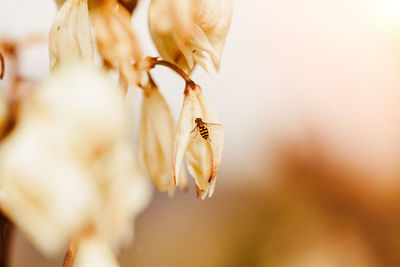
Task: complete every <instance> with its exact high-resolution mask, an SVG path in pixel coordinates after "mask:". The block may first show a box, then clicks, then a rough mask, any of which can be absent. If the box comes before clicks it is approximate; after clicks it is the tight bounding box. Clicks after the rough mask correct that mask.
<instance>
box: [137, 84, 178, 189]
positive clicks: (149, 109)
mask: <svg viewBox="0 0 400 267" xmlns="http://www.w3.org/2000/svg"><path fill="white" fill-rule="evenodd" d="M174 138H175V122H174V119H173V117H172V114H171V111H170V109H169V107H168V104H167V102H165V100H164V98H163V96H162V95H161V94H160V92H159V91H158V88H157V87H156V85H155V84H154V83H150V84H149V86H147V87H146V88H145V89H144V94H143V103H142V112H141V122H140V130H139V153H140V159H141V163H142V166H143V168H144V169H145V170H146V172H147V174H148V175H149V177H150V178H151V179H152V180H153V182H154V183H155V185H156V186H157V188H158V189H159V190H160V191H170V192H173V190H174V189H175V183H174V176H173V171H172V166H173V165H172V163H173V143H174Z"/></svg>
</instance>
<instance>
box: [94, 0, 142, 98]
mask: <svg viewBox="0 0 400 267" xmlns="http://www.w3.org/2000/svg"><path fill="white" fill-rule="evenodd" d="M116 6H118V8H116ZM91 17H92V23H93V27H94V29H95V36H96V43H97V46H98V49H99V53H100V55H101V56H102V58H103V62H104V63H105V65H106V66H107V67H111V68H113V69H116V70H118V71H119V74H120V80H121V83H122V86H123V87H124V90H125V91H126V90H127V88H128V86H132V85H135V84H136V82H137V81H138V74H137V73H136V71H135V69H134V68H133V66H132V63H133V62H134V61H136V62H137V61H139V60H140V59H141V57H142V56H141V50H140V47H139V44H138V41H137V39H136V36H135V34H134V32H133V30H132V27H131V14H130V13H129V12H128V10H127V9H126V8H124V7H123V6H121V5H118V2H117V1H115V0H109V1H101V2H100V3H98V5H96V6H95V7H94V8H93V10H91Z"/></svg>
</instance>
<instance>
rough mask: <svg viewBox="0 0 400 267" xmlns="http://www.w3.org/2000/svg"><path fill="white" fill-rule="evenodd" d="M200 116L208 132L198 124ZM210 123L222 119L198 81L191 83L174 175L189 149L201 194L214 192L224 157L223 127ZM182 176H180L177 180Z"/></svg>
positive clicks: (188, 159)
mask: <svg viewBox="0 0 400 267" xmlns="http://www.w3.org/2000/svg"><path fill="white" fill-rule="evenodd" d="M196 119H201V121H202V122H204V123H205V125H204V127H206V129H207V132H208V136H206V134H205V133H204V130H203V131H201V130H202V129H200V128H199V125H198V124H196ZM207 123H210V125H211V124H213V125H218V123H219V121H218V118H217V116H216V114H215V113H214V111H213V110H212V109H211V107H210V105H209V104H208V102H207V101H206V99H205V98H204V96H203V94H202V92H201V89H200V87H199V86H198V85H194V84H191V83H188V85H187V87H186V90H185V99H184V102H183V107H182V110H181V114H180V117H179V121H178V126H177V135H176V143H175V149H174V177H175V179H177V178H178V177H180V172H181V170H182V162H183V158H184V156H185V153H186V164H187V167H188V169H189V172H190V174H191V175H192V176H193V178H194V181H195V183H196V186H197V188H198V189H199V193H200V195H201V197H202V198H203V199H204V198H205V197H206V196H207V195H208V196H209V197H211V196H212V194H213V192H214V187H215V179H216V177H217V174H218V169H219V166H220V163H221V159H222V150H223V130H222V128H221V127H219V128H217V129H212V127H211V126H208V125H207ZM178 182H179V179H177V183H178Z"/></svg>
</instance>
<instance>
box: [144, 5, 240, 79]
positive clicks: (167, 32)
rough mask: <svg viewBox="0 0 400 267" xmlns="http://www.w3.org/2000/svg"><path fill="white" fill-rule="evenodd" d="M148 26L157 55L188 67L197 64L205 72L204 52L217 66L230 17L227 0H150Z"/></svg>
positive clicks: (230, 11) (230, 6)
mask: <svg viewBox="0 0 400 267" xmlns="http://www.w3.org/2000/svg"><path fill="white" fill-rule="evenodd" d="M148 17H149V29H150V33H151V36H152V38H153V42H154V44H155V45H156V47H157V50H158V52H159V53H160V55H161V56H162V57H163V58H164V59H165V60H167V61H169V62H172V63H174V64H177V65H178V66H179V67H180V68H182V69H184V70H186V71H191V70H193V68H194V67H195V64H196V63H198V64H200V65H201V66H202V67H203V68H204V69H205V70H207V71H208V72H210V71H211V67H210V63H209V60H208V59H207V57H206V56H205V55H204V54H203V52H206V53H208V54H209V56H210V57H211V60H212V62H213V64H214V66H215V68H216V69H217V70H219V66H220V62H221V56H222V51H223V48H224V44H225V39H226V36H227V34H228V30H229V26H230V22H231V17H232V1H231V0H207V1H200V0H173V1H164V0H152V2H151V4H150V7H149V16H148Z"/></svg>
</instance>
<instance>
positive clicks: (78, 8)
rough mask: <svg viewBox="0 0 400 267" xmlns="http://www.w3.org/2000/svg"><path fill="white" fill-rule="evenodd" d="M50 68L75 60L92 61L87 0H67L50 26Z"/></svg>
mask: <svg viewBox="0 0 400 267" xmlns="http://www.w3.org/2000/svg"><path fill="white" fill-rule="evenodd" d="M49 55H50V69H51V70H54V69H55V68H56V67H58V66H60V65H66V64H71V63H74V62H77V61H83V62H85V63H89V64H92V63H93V56H94V52H93V42H92V34H91V30H90V21H89V11H88V4H87V0H67V1H65V3H64V4H63V5H62V7H61V8H60V10H59V11H58V13H57V16H56V17H55V19H54V21H53V24H52V25H51V28H50V35H49Z"/></svg>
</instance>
